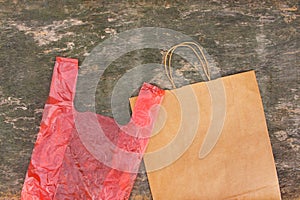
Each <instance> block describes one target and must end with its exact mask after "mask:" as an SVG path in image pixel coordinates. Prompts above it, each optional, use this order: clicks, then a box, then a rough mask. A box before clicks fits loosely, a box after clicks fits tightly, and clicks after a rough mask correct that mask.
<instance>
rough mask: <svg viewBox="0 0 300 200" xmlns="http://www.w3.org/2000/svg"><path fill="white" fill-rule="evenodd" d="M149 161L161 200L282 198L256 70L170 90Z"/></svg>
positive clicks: (156, 195)
mask: <svg viewBox="0 0 300 200" xmlns="http://www.w3.org/2000/svg"><path fill="white" fill-rule="evenodd" d="M130 101H131V107H132V108H133V106H134V103H135V98H131V99H130ZM144 162H145V166H146V170H147V174H148V180H149V184H150V188H151V192H152V196H153V199H154V200H199V199H204V200H207V199H212V200H221V199H247V200H248V199H249V200H250V199H251V200H255V199H261V200H268V199H281V197H280V190H279V184H278V178H277V174H276V168H275V163H274V159H273V154H272V148H271V144H270V140H269V135H268V130H267V126H266V120H265V117H264V110H263V106H262V101H261V97H260V93H259V88H258V85H257V82H256V77H255V73H254V71H249V72H244V73H240V74H236V75H231V76H227V77H223V78H219V79H216V80H213V81H208V82H200V83H196V84H192V85H187V86H184V87H181V88H178V89H173V90H166V93H165V96H164V99H163V102H162V104H161V108H160V113H159V117H158V119H157V120H156V121H155V130H154V131H153V135H152V137H151V138H150V141H149V144H148V147H147V150H146V153H145V156H144Z"/></svg>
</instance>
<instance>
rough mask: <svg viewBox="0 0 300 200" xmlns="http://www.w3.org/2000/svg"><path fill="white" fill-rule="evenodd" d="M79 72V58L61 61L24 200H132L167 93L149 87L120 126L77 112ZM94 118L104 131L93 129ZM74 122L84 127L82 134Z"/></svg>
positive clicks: (32, 158)
mask: <svg viewBox="0 0 300 200" xmlns="http://www.w3.org/2000/svg"><path fill="white" fill-rule="evenodd" d="M77 74H78V61H77V60H76V59H69V58H61V57H58V58H57V59H56V64H55V67H54V71H53V76H52V83H51V88H50V94H49V97H48V100H47V102H46V105H45V108H44V111H43V118H42V121H41V125H40V131H39V133H38V137H37V140H36V143H35V146H34V149H33V152H32V157H31V161H30V164H29V167H28V171H27V174H26V178H25V181H24V185H23V189H22V193H21V199H22V200H38V199H39V200H40V199H43V200H50V199H51V200H52V199H57V200H61V199H72V200H73V199H80V200H83V199H92V200H94V199H99V200H125V199H128V198H129V196H130V192H131V190H132V187H133V184H134V181H135V178H136V175H137V172H138V166H139V165H140V162H141V159H142V156H143V154H144V152H145V148H146V146H147V143H148V138H149V137H150V134H151V131H152V127H153V122H154V119H155V117H156V116H157V112H158V109H154V108H156V106H157V105H159V104H160V103H161V101H162V98H163V96H164V91H163V90H161V89H159V88H157V87H155V86H153V85H150V84H147V83H144V85H143V86H142V88H141V90H140V93H139V97H138V99H137V102H136V105H135V108H134V110H133V114H132V118H131V121H130V122H129V123H128V124H127V125H125V126H119V125H118V124H117V123H116V122H115V121H114V120H113V119H112V118H109V117H105V116H102V115H98V114H95V113H91V112H85V113H80V112H77V111H76V110H75V108H74V103H73V100H74V96H75V88H76V80H77ZM93 117H95V119H96V121H97V123H98V125H99V126H100V127H101V130H102V131H100V132H97V131H96V129H95V128H92V127H93V125H90V124H92V123H90V119H92V118H93ZM75 120H77V121H76V123H78V124H81V125H82V124H83V126H81V130H80V131H79V130H78V129H77V127H76V124H75ZM79 132H80V133H79ZM82 133H84V134H82ZM88 144H92V145H89V146H87V145H88ZM111 144H113V145H111ZM99 147H100V148H99ZM95 149H96V151H95ZM95 152H97V153H95Z"/></svg>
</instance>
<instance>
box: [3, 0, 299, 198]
mask: <svg viewBox="0 0 300 200" xmlns="http://www.w3.org/2000/svg"><path fill="white" fill-rule="evenodd" d="M299 18H300V16H299V4H298V1H297V0H287V1H277V0H273V1H260V0H253V1H221V0H213V1H204V0H203V1H196V0H194V1H169V2H160V1H153V2H152V3H149V2H146V1H123V2H118V1H115V2H111V1H67V0H64V1H45V0H44V1H36V2H34V3H32V2H31V1H30V2H29V1H24V0H23V1H18V0H13V1H4V0H0V75H1V76H0V147H1V149H0V151H1V152H0V199H14V198H16V199H17V198H18V197H19V194H20V190H21V187H22V184H23V180H24V176H25V172H26V169H27V166H28V163H29V160H30V155H31V152H32V149H33V145H34V142H35V139H36V134H37V132H38V127H39V123H40V121H41V115H42V109H43V105H44V102H45V100H46V98H47V95H48V92H49V84H50V80H51V74H52V68H53V65H54V59H55V56H66V57H73V58H78V59H79V60H80V62H82V61H83V60H84V58H85V57H86V56H87V55H88V53H89V52H90V51H91V50H92V49H93V47H95V46H96V45H97V44H98V43H100V42H101V41H103V40H105V39H107V38H109V37H110V36H111V35H113V34H115V33H119V32H122V31H125V30H130V29H132V28H137V27H143V26H152V27H165V28H169V29H173V30H176V31H179V32H182V33H184V34H186V35H189V36H191V37H192V38H193V39H195V40H196V41H198V42H199V43H201V44H202V46H203V47H205V49H206V50H207V52H208V53H209V54H210V55H211V56H212V57H213V58H214V60H215V61H216V63H217V65H218V66H219V67H220V69H221V74H222V75H223V76H226V75H229V74H233V73H237V72H240V71H245V70H250V69H254V70H256V73H257V79H258V83H259V87H260V90H261V95H262V100H263V104H264V108H265V114H266V118H267V124H268V128H269V134H270V138H271V143H272V147H273V152H274V157H275V161H276V167H277V172H278V176H279V181H280V188H281V193H282V198H283V199H299V198H300V135H299V120H300V117H299V114H300V106H299V105H300V102H299V101H300V100H299V82H300V80H299V73H300V68H299V67H300V66H299V59H298V58H299V55H300V51H299V24H300V23H299V22H300V21H299ZM160 59H161V55H160V54H159V51H152V52H143V51H140V52H133V53H132V54H131V56H129V58H128V57H127V58H126V57H124V58H122V59H119V60H118V61H117V62H116V63H115V64H114V65H113V66H111V67H110V69H109V70H108V71H107V72H106V73H105V74H104V77H103V78H102V81H101V86H99V88H98V91H99V92H98V94H97V98H98V99H101V101H97V105H96V106H97V112H98V113H100V114H105V115H111V109H110V104H109V103H110V95H111V91H112V89H113V86H114V84H115V83H116V80H117V79H118V78H119V77H121V75H122V74H123V73H125V71H126V69H128V68H132V66H135V65H137V64H141V63H147V62H156V63H157V62H158V63H159V62H160ZM126 66H127V67H126ZM176 72H178V74H182V75H183V76H184V77H185V79H186V80H190V82H194V81H199V80H196V79H195V78H194V75H193V73H192V74H191V73H188V72H187V71H186V68H183V69H182V68H179V67H178V68H176ZM161 73H163V72H161ZM161 76H162V77H163V76H164V74H161ZM144 78H145V80H147V76H145V77H144ZM164 80H167V79H164ZM124 101H127V100H126V99H124ZM249 126H251V124H249ZM258 156H259V155H258ZM131 199H135V200H138V199H139V200H140V199H151V193H150V190H149V186H148V183H147V177H146V175H145V174H144V173H141V174H139V176H138V179H137V182H136V184H135V186H134V190H133V192H132V195H131Z"/></svg>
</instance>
